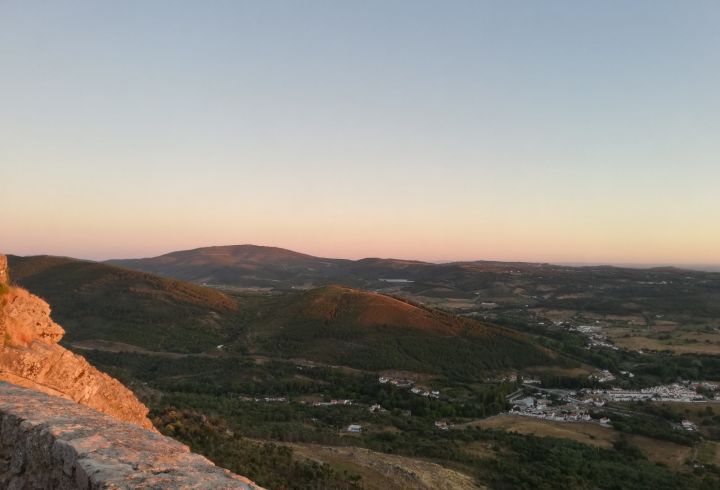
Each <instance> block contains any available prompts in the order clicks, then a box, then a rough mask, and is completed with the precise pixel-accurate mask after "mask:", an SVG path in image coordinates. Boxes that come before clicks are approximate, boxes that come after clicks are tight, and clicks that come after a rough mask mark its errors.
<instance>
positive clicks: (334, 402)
mask: <svg viewBox="0 0 720 490" xmlns="http://www.w3.org/2000/svg"><path fill="white" fill-rule="evenodd" d="M352 404H353V402H352V400H330V401H329V402H315V403H313V407H330V406H333V407H334V406H338V405H340V406H343V405H352Z"/></svg>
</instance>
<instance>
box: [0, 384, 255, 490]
mask: <svg viewBox="0 0 720 490" xmlns="http://www.w3.org/2000/svg"><path fill="white" fill-rule="evenodd" d="M0 488H11V489H15V490H25V489H28V490H29V489H59V490H75V489H83V490H84V489H116V490H119V489H180V488H192V489H198V490H216V489H217V490H221V489H243V490H262V489H261V488H260V487H258V486H256V485H255V484H253V483H252V482H251V481H250V480H248V479H246V478H243V477H240V476H237V475H234V474H232V473H230V472H229V471H227V470H224V469H222V468H219V467H217V466H215V465H213V464H212V463H211V462H210V461H208V460H207V459H205V458H203V457H202V456H199V455H197V454H193V453H191V452H190V451H189V449H188V448H187V446H185V445H183V444H180V443H179V442H177V441H174V440H173V439H170V438H168V437H164V436H161V435H159V434H157V433H155V432H151V431H148V430H144V429H142V428H140V427H138V426H137V425H134V424H129V423H126V422H121V421H118V420H115V419H114V418H112V417H109V416H107V415H104V414H101V413H99V412H97V411H95V410H92V409H90V408H88V407H85V406H83V405H79V404H77V403H74V402H72V401H69V400H66V399H62V398H58V397H53V396H48V395H45V394H43V393H39V392H36V391H33V390H29V389H25V388H20V387H18V386H13V385H10V384H7V383H3V382H0Z"/></svg>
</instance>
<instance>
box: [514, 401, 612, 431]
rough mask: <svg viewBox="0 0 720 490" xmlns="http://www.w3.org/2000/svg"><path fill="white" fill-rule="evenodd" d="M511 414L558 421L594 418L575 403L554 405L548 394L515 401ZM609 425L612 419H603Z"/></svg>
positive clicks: (577, 420)
mask: <svg viewBox="0 0 720 490" xmlns="http://www.w3.org/2000/svg"><path fill="white" fill-rule="evenodd" d="M508 413H509V414H510V415H522V416H525V417H534V418H537V419H543V420H553V421H557V422H591V421H592V420H593V419H592V417H591V416H590V414H589V413H588V411H587V409H586V408H584V407H582V406H580V405H578V404H574V403H568V404H564V405H557V406H553V405H550V400H548V398H547V396H546V395H538V396H527V397H524V398H519V399H516V400H515V401H513V407H512V408H511V409H510V411H509V412H508ZM599 422H600V423H601V424H604V425H608V424H609V423H610V420H609V419H607V420H601V421H599Z"/></svg>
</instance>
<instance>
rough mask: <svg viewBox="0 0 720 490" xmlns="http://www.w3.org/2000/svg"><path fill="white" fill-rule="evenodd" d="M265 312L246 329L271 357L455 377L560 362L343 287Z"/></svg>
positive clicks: (520, 341) (521, 343) (490, 328)
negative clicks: (296, 358) (305, 359)
mask: <svg viewBox="0 0 720 490" xmlns="http://www.w3.org/2000/svg"><path fill="white" fill-rule="evenodd" d="M268 306H269V307H268V308H267V309H265V310H264V311H259V312H258V317H257V318H256V319H255V320H254V321H253V322H252V323H251V325H250V331H251V332H252V335H253V337H254V343H255V345H256V348H257V349H258V351H259V352H262V353H266V354H269V355H278V356H282V357H302V358H307V359H312V360H317V361H322V362H327V363H332V364H341V365H347V366H352V367H356V368H362V369H369V370H382V369H406V370H410V371H417V372H430V373H437V374H444V375H447V376H452V377H454V378H461V379H465V378H472V377H475V376H479V375H481V373H486V372H488V371H491V370H502V369H509V368H523V367H528V366H538V365H551V364H552V365H558V364H563V363H564V360H563V359H562V358H559V357H558V356H557V355H555V354H554V353H552V352H551V351H549V350H547V349H543V348H540V347H537V346H535V345H533V344H532V343H531V342H530V341H529V339H528V338H527V337H526V336H524V335H523V334H520V333H517V332H515V331H512V330H509V329H506V328H503V327H498V326H494V325H488V324H483V323H480V322H478V321H475V320H472V319H468V318H462V317H457V316H454V315H451V314H448V313H444V312H441V311H438V310H431V309H427V308H424V307H422V306H419V305H416V304H412V303H410V302H407V301H404V300H401V299H397V298H393V297H390V296H386V295H382V294H377V293H372V292H367V291H361V290H357V289H352V288H348V287H343V286H326V287H322V288H318V289H314V290H311V291H307V292H302V293H295V294H291V295H286V296H283V297H281V298H279V299H276V300H274V301H273V302H272V304H270V305H268Z"/></svg>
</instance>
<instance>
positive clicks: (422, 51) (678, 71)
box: [0, 1, 720, 263]
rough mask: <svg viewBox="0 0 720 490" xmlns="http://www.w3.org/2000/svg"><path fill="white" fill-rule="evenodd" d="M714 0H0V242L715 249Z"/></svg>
mask: <svg viewBox="0 0 720 490" xmlns="http://www.w3.org/2000/svg"><path fill="white" fill-rule="evenodd" d="M718 25H720V4H719V3H717V2H703V1H691V2H680V1H673V2H664V1H652V2H650V1H648V2H642V1H633V2H612V1H608V2H591V1H572V2H570V1H567V2H565V1H563V2H560V1H503V2H499V1H498V2H480V1H475V2H460V1H450V2H440V1H435V2H422V1H386V2H372V1H363V2H347V1H332V2H330V1H327V2H314V1H303V2H272V1H257V2H243V1H232V2H230V1H228V2H219V1H217V2H214V1H208V2H199V1H197V2H177V1H173V2H161V1H151V2H140V1H129V2H34V1H0V66H1V67H2V69H1V70H2V77H0V107H2V110H1V111H0V192H1V194H0V200H2V204H3V208H4V209H13V213H3V214H2V215H0V226H1V227H2V229H3V230H5V231H4V232H3V235H2V236H0V248H1V249H3V250H5V251H8V252H13V253H20V254H30V253H54V254H65V255H74V256H82V257H91V258H107V257H122V256H146V255H153V254H156V253H161V252H164V251H169V250H173V249H178V248H190V247H196V246H203V245H211V244H228V243H260V244H270V245H278V246H284V247H287V248H294V249H299V250H301V251H305V252H309V253H316V254H321V255H328V256H348V257H362V256H371V255H378V256H397V257H408V258H421V259H430V260H450V259H480V258H488V259H507V260H550V261H561V260H562V261H589V262H603V261H608V262H635V263H638V262H653V263H656V262H668V263H669V262H672V263H689V262H695V263H697V262H720V257H718V252H717V251H718V250H720V227H719V226H717V223H718V222H720V199H719V198H718V197H717V195H718V192H717V189H718V182H719V181H720V165H719V161H718V158H719V157H720V138H718V136H717V135H718V133H719V131H718V130H719V129H720V96H719V95H718V89H717V87H719V86H720V49H718V48H720V30H719V29H717V26H718Z"/></svg>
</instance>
